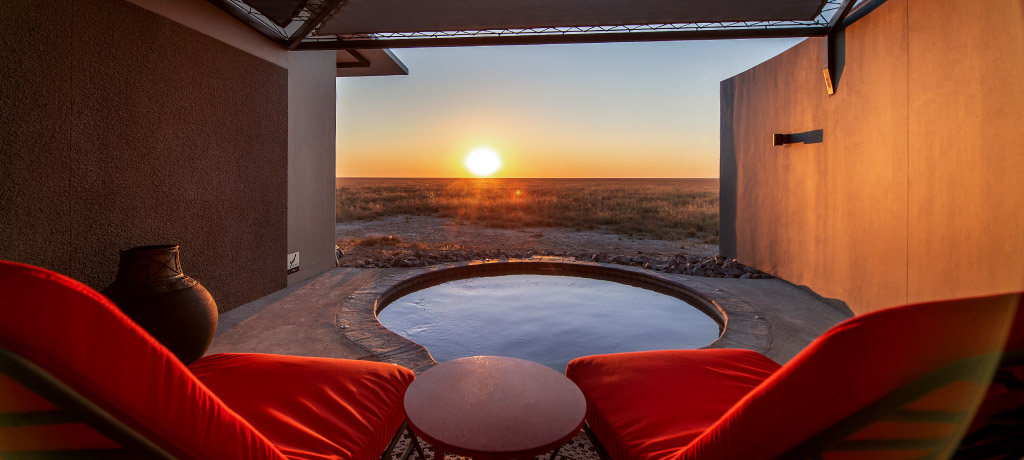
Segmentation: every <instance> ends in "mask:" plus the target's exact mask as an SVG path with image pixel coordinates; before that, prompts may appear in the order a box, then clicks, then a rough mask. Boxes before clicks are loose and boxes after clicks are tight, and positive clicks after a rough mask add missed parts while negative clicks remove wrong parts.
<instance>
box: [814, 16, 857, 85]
mask: <svg viewBox="0 0 1024 460" xmlns="http://www.w3.org/2000/svg"><path fill="white" fill-rule="evenodd" d="M854 3H857V2H856V0H843V3H842V4H840V5H839V8H838V9H836V13H835V14H834V15H832V19H831V20H829V21H828V31H827V32H826V34H825V44H824V48H825V49H824V57H825V59H824V60H825V66H824V67H825V68H824V69H823V70H822V73H824V75H825V91H826V92H828V95H829V96H831V95H833V94H835V93H836V86H835V85H836V83H837V82H838V81H837V80H836V78H837V77H838V76H839V74H838V68H837V66H836V61H837V57H838V46H837V45H838V41H839V33H840V32H841V31H842V30H843V28H844V27H845V24H844V22H845V21H846V17H847V16H848V15H849V14H850V11H851V10H853V4H854Z"/></svg>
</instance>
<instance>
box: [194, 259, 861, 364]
mask: <svg viewBox="0 0 1024 460" xmlns="http://www.w3.org/2000/svg"><path fill="white" fill-rule="evenodd" d="M436 269H438V268H437V267H434V268H430V269H422V268H420V269H417V268H374V269H363V268H335V269H332V270H329V271H327V272H325V273H322V274H320V275H317V276H314V277H312V278H310V279H308V280H305V281H303V282H301V283H298V284H295V285H293V286H289V287H288V288H286V289H283V290H281V291H278V292H276V293H274V294H271V295H268V296H266V297H263V298H261V299H258V300H256V301H253V302H250V303H248V304H245V305H242V306H240V307H238V308H235V309H234V310H231V311H229V312H227V313H223V314H221V315H220V318H219V321H218V326H217V333H216V336H215V337H214V340H213V343H212V344H211V346H210V349H209V350H208V351H207V354H214V353H230V352H236V353H276V354H286V355H298V356H322V357H332V358H348V359H363V360H374V361H385V362H393V363H395V364H400V365H404V366H406V367H409V368H410V369H413V370H414V371H416V372H422V371H424V370H426V369H428V368H430V367H431V366H433V365H435V364H436V363H435V362H434V361H433V360H432V359H431V358H430V356H429V355H427V354H426V353H424V352H423V351H422V349H421V347H419V346H418V345H415V346H410V342H408V341H407V340H405V339H404V338H401V337H399V336H398V335H397V334H393V333H391V332H390V331H388V330H386V329H384V328H383V326H380V324H379V323H378V322H377V321H376V320H375V319H373V315H372V301H369V302H366V301H364V300H363V299H364V298H367V290H368V289H369V287H371V286H376V285H381V284H389V283H390V284H393V282H391V281H390V280H401V279H403V278H408V277H411V276H413V275H415V274H418V273H423V272H424V271H426V270H436ZM630 270H633V271H643V272H646V271H645V270H639V269H630ZM652 273H653V272H652ZM656 275H657V276H659V277H661V278H663V279H667V280H670V281H673V282H675V283H678V284H681V285H683V286H685V287H686V288H688V289H690V290H693V291H694V292H697V293H698V294H700V295H702V296H704V297H705V298H708V299H710V300H712V301H713V302H714V303H716V304H717V305H719V306H720V308H722V309H723V310H725V311H726V313H727V314H728V315H729V323H728V326H727V330H728V331H730V333H729V334H728V335H729V336H730V339H729V340H724V339H721V340H719V342H716V343H715V344H713V345H712V346H713V347H729V348H748V349H752V350H755V351H759V352H762V353H765V354H766V355H767V356H768V357H770V358H772V359H773V360H775V361H777V362H779V363H785V362H786V361H788V360H790V359H791V358H792V357H793V356H795V355H796V354H797V353H798V352H799V351H800V350H802V349H803V348H804V347H805V346H806V345H807V344H808V343H810V342H811V341H812V340H814V339H815V338H816V337H818V336H819V335H820V334H821V333H823V332H824V331H826V330H827V329H828V328H830V327H831V326H832V325H834V324H836V323H838V322H840V321H842V320H844V319H846V318H848V317H850V316H851V314H850V313H849V312H848V311H845V312H844V311H840V310H838V309H837V308H834V307H833V306H830V305H829V304H827V303H825V302H824V301H822V300H821V299H820V298H818V297H817V296H815V295H813V294H811V293H809V292H807V291H805V290H804V289H801V288H798V287H796V286H794V285H792V284H789V283H787V282H785V281H782V280H778V279H720V278H703V277H694V276H686V275H672V274H662V273H657V274H656ZM353 304H356V306H355V307H353ZM353 310H359V311H358V312H354V311H353ZM353 315H357V316H360V317H361V318H362V320H361V321H360V320H353V319H352V318H353ZM747 337H749V338H747ZM367 343H371V345H367ZM382 344H383V345H382ZM382 350H384V351H382Z"/></svg>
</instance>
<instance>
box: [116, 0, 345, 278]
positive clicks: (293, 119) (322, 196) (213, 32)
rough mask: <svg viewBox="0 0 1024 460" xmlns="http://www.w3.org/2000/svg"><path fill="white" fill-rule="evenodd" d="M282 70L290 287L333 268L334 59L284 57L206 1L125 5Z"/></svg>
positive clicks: (325, 55) (308, 54) (143, 0)
mask: <svg viewBox="0 0 1024 460" xmlns="http://www.w3.org/2000/svg"><path fill="white" fill-rule="evenodd" d="M129 1H131V2H132V3H135V4H137V5H139V6H141V7H143V8H146V9H149V10H150V11H153V12H154V13H157V14H159V15H161V16H164V17H167V18H169V19H172V20H174V21H176V22H179V23H181V24H183V25H185V26H187V27H190V28H192V29H195V30H196V31H199V32H201V33H203V34H206V35H209V36H211V37H214V38H216V39H218V40H221V41H223V42H224V43H227V44H229V45H231V46H234V47H237V48H239V49H242V50H244V51H246V52H248V53H251V54H252V55H254V56H258V57H260V58H263V59H266V60H268V61H270V62H273V63H275V64H277V65H279V66H282V67H285V68H287V69H288V107H287V110H288V250H287V252H286V254H282V255H280V256H279V257H278V255H276V254H275V255H274V257H277V258H278V259H280V260H281V262H280V263H281V265H282V266H285V262H284V261H285V260H286V255H287V254H291V253H295V252H298V253H299V254H300V261H301V265H300V269H299V271H298V272H296V273H292V274H290V275H288V278H287V280H288V284H292V283H295V282H297V281H301V280H304V279H306V278H309V277H312V276H314V275H316V274H319V273H322V272H323V271H324V270H327V269H330V268H333V267H334V264H335V258H334V220H335V219H334V172H333V171H334V162H335V156H334V153H335V152H334V148H335V138H334V135H335V123H334V120H335V82H334V77H335V73H336V67H335V62H336V56H335V52H334V51H301V52H288V51H285V50H284V49H282V48H281V47H280V46H277V45H276V44H274V43H273V42H271V41H270V40H267V39H266V38H265V37H263V36H262V35H260V34H258V33H256V32H254V31H253V30H252V29H250V28H249V27H248V26H246V25H245V24H242V23H241V22H239V21H238V20H236V19H234V18H232V17H230V16H229V15H227V14H224V13H223V12H221V11H220V10H219V9H218V8H217V7H215V6H213V5H211V4H210V3H209V2H207V1H205V0H178V1H175V2H167V1H166V0H129Z"/></svg>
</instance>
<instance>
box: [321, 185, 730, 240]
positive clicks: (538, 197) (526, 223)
mask: <svg viewBox="0 0 1024 460" xmlns="http://www.w3.org/2000/svg"><path fill="white" fill-rule="evenodd" d="M335 195H336V200H335V211H336V217H337V221H338V222H350V221H356V220H373V219H378V218H383V217H389V216H400V215H405V216H435V217H444V218H449V219H453V220H455V221H456V222H461V223H465V224H472V225H480V226H485V227H493V228H521V227H562V228H570V229H574V230H598V229H599V230H604V231H608V232H612V233H616V234H620V235H623V236H628V237H631V238H653V239H662V240H680V239H685V238H700V239H701V240H703V241H704V242H706V243H710V244H717V243H718V179H394V178H338V179H337V181H336V183H335Z"/></svg>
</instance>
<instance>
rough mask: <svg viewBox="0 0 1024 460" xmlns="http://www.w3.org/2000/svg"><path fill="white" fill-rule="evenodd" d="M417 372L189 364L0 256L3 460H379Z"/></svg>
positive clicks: (276, 362) (379, 367)
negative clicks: (159, 459)
mask: <svg viewBox="0 0 1024 460" xmlns="http://www.w3.org/2000/svg"><path fill="white" fill-rule="evenodd" d="M412 380H413V373H412V372H411V371H409V370H407V369H404V368H401V367H399V366H394V365H390V364H383V363H374V362H366V361H350V360H338V359H326V358H302V357H293V356H277V355H264V354H219V355H213V356H208V357H205V358H203V359H200V360H199V361H197V362H195V363H194V364H192V365H191V366H190V367H188V368H186V367H185V366H184V365H182V363H181V362H180V361H178V359H177V358H175V357H174V355H173V354H172V353H170V352H169V351H168V350H167V349H166V348H164V347H163V346H161V345H160V344H159V343H158V342H157V341H156V340H154V339H153V338H152V337H150V336H149V335H148V334H146V333H145V332H144V331H143V330H142V329H141V328H139V327H138V326H136V325H135V323H133V322H132V321H131V320H130V319H128V317H127V316H125V315H124V314H122V313H121V311H120V310H118V309H117V307H116V306H114V304H112V303H111V302H110V301H108V300H107V299H106V298H105V297H103V296H101V295H100V294H99V293H97V292H96V291H93V290H92V289H90V288H88V287H86V286H85V285H83V284H81V283H79V282H77V281H74V280H72V279H69V278H67V277H64V276H61V275H58V274H56V273H53V272H50V271H47V270H43V269H40V268H37V267H32V266H28V265H22V264H16V263H11V262H2V261H0V458H3V459H5V460H14V459H20V458H104V459H106V458H111V459H117V458H183V459H185V458H188V459H191V458H205V459H217V460H231V459H371V458H377V457H379V456H380V455H381V452H383V451H384V450H385V447H387V445H388V442H389V440H391V439H392V437H393V435H394V434H395V433H396V432H397V431H398V429H399V427H400V426H401V424H402V422H403V421H404V418H405V414H404V412H403V410H402V404H401V403H402V399H403V397H404V394H405V389H406V387H407V386H408V385H409V383H410V382H411V381H412Z"/></svg>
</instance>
